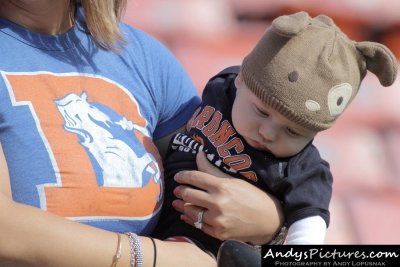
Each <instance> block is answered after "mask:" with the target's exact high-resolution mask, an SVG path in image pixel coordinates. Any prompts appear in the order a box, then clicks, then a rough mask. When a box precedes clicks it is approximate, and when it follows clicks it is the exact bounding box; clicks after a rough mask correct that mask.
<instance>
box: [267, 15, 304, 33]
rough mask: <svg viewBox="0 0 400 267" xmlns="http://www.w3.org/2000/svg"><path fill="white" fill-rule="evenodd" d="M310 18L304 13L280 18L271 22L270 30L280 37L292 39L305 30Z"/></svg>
mask: <svg viewBox="0 0 400 267" xmlns="http://www.w3.org/2000/svg"><path fill="white" fill-rule="evenodd" d="M310 20H311V17H310V16H309V15H308V14H307V13H306V12H304V11H301V12H298V13H295V14H292V15H285V16H280V17H278V18H276V19H274V20H273V21H272V24H271V26H272V29H273V30H274V32H275V33H276V34H278V35H280V36H285V37H292V36H295V35H297V34H298V33H300V32H301V31H302V30H303V29H305V28H307V26H308V24H309V22H310Z"/></svg>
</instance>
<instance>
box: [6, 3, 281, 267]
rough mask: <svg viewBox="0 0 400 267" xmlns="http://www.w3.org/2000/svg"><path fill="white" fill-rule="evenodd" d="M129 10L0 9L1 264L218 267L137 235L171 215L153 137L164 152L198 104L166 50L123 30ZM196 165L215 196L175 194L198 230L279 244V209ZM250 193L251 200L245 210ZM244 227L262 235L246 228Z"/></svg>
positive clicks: (192, 251) (104, 6)
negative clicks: (199, 221)
mask: <svg viewBox="0 0 400 267" xmlns="http://www.w3.org/2000/svg"><path fill="white" fill-rule="evenodd" d="M125 5H126V1H125V0H115V1H90V0H82V1H80V2H76V1H69V0H34V1H33V0H29V1H28V0H15V1H14V0H6V1H1V3H0V51H1V60H0V73H1V77H0V142H1V151H0V175H1V177H0V210H1V211H2V212H1V214H0V236H1V238H0V265H1V266H58V267H63V266H74V267H76V266H110V265H111V266H154V265H155V264H157V266H189V264H190V265H191V266H196V265H198V266H214V265H215V260H214V259H212V258H211V257H209V256H208V255H207V254H206V253H204V252H202V251H201V250H199V249H198V248H197V247H194V246H193V245H191V244H189V243H181V242H165V241H161V240H152V239H150V238H147V237H138V236H136V235H135V234H133V233H137V234H139V235H141V236H145V235H149V234H151V231H152V229H153V228H154V225H155V223H156V222H157V218H158V215H159V210H160V208H161V202H162V192H163V191H162V190H163V188H162V182H161V179H162V176H161V172H162V167H161V157H160V154H159V153H158V151H157V148H156V146H155V144H154V143H156V144H157V145H160V146H159V147H160V148H162V147H163V144H165V142H168V140H169V136H170V135H171V134H172V133H173V132H176V131H178V130H179V129H180V128H181V126H182V125H184V124H185V122H186V121H187V120H188V119H189V117H190V116H191V114H192V112H193V111H194V109H195V108H196V106H197V104H198V103H199V99H198V96H197V95H196V90H195V89H194V87H193V85H192V83H191V81H190V80H189V78H188V76H187V74H186V73H185V72H184V71H183V70H182V68H181V66H180V65H179V63H178V62H177V61H176V60H175V58H174V57H173V56H172V55H171V54H170V53H169V51H167V49H166V48H165V47H164V46H162V45H161V44H160V43H158V42H157V41H155V40H154V39H153V38H151V37H149V36H148V35H146V34H144V33H142V32H140V31H138V30H135V29H132V28H130V27H128V26H127V25H123V24H118V23H119V19H120V17H121V13H122V11H123V9H124V7H125ZM153 140H154V141H153ZM161 154H162V151H161ZM199 165H201V166H200V170H201V171H205V172H208V174H206V173H202V172H185V173H181V174H180V179H181V183H188V184H192V185H195V186H196V185H197V186H200V187H202V188H204V189H205V190H206V191H205V194H203V193H202V194H200V193H201V192H202V191H201V192H200V191H199V190H194V189H191V188H190V187H181V188H180V190H178V192H177V194H178V197H180V198H182V199H183V200H178V201H177V202H176V207H177V209H178V210H180V211H181V212H183V213H184V215H183V218H184V219H185V220H186V221H187V222H188V223H194V221H195V220H196V218H197V213H198V212H199V210H200V209H207V212H206V214H205V218H204V222H205V223H206V224H207V227H204V231H206V232H207V233H209V234H211V235H213V236H215V237H218V238H222V239H227V238H237V239H240V240H243V241H248V242H253V243H254V244H261V243H265V242H267V241H269V240H270V239H271V237H272V235H273V234H274V232H275V231H276V229H277V228H278V226H279V224H280V217H279V216H278V213H277V209H276V208H275V201H274V200H273V199H271V198H270V197H268V196H267V195H265V194H263V193H262V192H261V191H258V190H257V189H255V188H252V187H249V186H247V185H246V183H244V182H243V183H240V182H239V181H235V180H233V181H230V180H228V179H220V181H216V180H218V179H215V178H214V177H210V176H219V175H220V173H219V172H218V171H216V170H215V169H213V168H212V167H211V166H210V165H208V164H207V162H206V160H205V159H204V158H200V159H199ZM8 174H9V175H8ZM195 177H197V179H202V180H203V182H202V184H201V185H198V184H195V182H193V178H195ZM207 178H212V179H207ZM211 181H212V182H211ZM243 190H244V191H250V192H252V193H251V194H249V193H246V195H253V196H254V199H251V200H248V202H246V203H243V200H242V199H240V195H237V194H240V191H243ZM231 194H232V196H231ZM11 196H12V197H11ZM231 197H233V199H231ZM209 198H213V199H215V202H212V203H211V202H210V201H206V200H207V199H209ZM227 200H229V201H227ZM239 200H240V201H239ZM235 201H237V202H238V203H240V205H236V204H235ZM250 201H251V202H253V201H255V203H260V205H259V206H258V207H254V203H249V202H250ZM188 203H191V204H188ZM263 203H265V204H263ZM247 204H248V205H247ZM266 205H270V206H267V207H266ZM247 206H248V207H251V209H250V208H248V207H247ZM47 211H49V212H47ZM260 212H262V213H263V215H264V216H260ZM230 214H235V215H234V216H230ZM271 214H272V216H271ZM271 217H272V219H271ZM66 218H67V219H66ZM246 220H250V221H251V222H252V223H253V224H254V223H256V225H257V226H259V227H257V228H255V229H254V228H253V227H252V230H250V231H249V230H241V229H243V224H247V221H246ZM266 226H267V227H266ZM125 232H131V234H129V235H124V234H121V233H125ZM152 241H154V243H153V242H152ZM171 255H172V256H171ZM187 255H190V257H187ZM142 261H143V264H142Z"/></svg>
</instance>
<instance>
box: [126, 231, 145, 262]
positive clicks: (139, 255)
mask: <svg viewBox="0 0 400 267" xmlns="http://www.w3.org/2000/svg"><path fill="white" fill-rule="evenodd" d="M125 234H126V235H127V236H128V237H129V245H130V248H131V249H130V250H131V267H143V252H142V247H141V245H140V239H139V237H138V235H137V234H135V233H130V232H129V233H125Z"/></svg>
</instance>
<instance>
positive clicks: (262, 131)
mask: <svg viewBox="0 0 400 267" xmlns="http://www.w3.org/2000/svg"><path fill="white" fill-rule="evenodd" d="M235 85H236V88H237V95H236V98H235V101H234V103H233V109H232V122H233V125H234V127H235V129H236V131H237V132H238V133H239V134H240V135H241V136H243V138H244V139H245V141H246V142H247V143H248V144H249V145H251V146H252V147H254V148H256V149H259V150H263V151H268V152H270V153H272V154H273V155H275V156H276V157H291V156H293V155H295V154H297V153H298V152H300V151H301V150H302V149H303V148H304V147H305V146H306V145H307V144H308V143H309V142H310V141H311V140H312V139H313V138H314V136H315V135H316V134H317V132H315V131H311V130H309V129H307V128H304V127H302V126H300V125H298V124H296V123H294V122H292V121H289V120H288V119H286V118H285V117H283V116H282V115H281V114H280V113H278V112H276V111H275V110H273V109H272V108H271V107H269V106H268V105H266V104H265V103H263V102H262V101H261V100H260V99H259V98H258V97H257V96H256V95H255V94H254V93H253V92H252V91H250V89H249V88H248V87H247V86H246V84H245V83H244V82H243V80H242V79H241V78H240V75H239V76H238V77H237V78H236V80H235Z"/></svg>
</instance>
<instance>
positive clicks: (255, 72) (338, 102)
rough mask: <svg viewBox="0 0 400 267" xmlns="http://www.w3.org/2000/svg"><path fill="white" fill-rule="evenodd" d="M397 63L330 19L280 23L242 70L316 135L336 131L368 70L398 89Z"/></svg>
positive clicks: (268, 99) (261, 93) (299, 17)
mask: <svg viewBox="0 0 400 267" xmlns="http://www.w3.org/2000/svg"><path fill="white" fill-rule="evenodd" d="M397 64H398V63H397V60H396V58H395V56H394V55H393V54H392V52H391V51H390V50H389V49H388V48H387V47H386V46H384V45H382V44H379V43H375V42H366V41H365V42H355V41H352V40H350V39H349V38H348V37H347V36H346V35H345V34H344V33H343V32H342V31H341V30H340V29H339V28H338V27H337V26H336V25H335V24H334V22H333V20H332V19H331V18H329V17H327V16H325V15H320V16H317V17H315V18H311V17H310V16H309V15H308V14H307V13H306V12H299V13H295V14H292V15H285V16H281V17H278V18H276V19H275V20H274V21H273V22H272V25H271V27H270V28H269V29H267V31H266V32H265V34H264V35H263V36H262V38H261V40H260V41H259V42H258V43H257V45H256V46H255V47H254V49H253V50H252V51H251V52H250V54H249V55H247V56H246V57H245V58H244V60H243V63H242V66H241V75H242V78H243V80H244V82H245V84H246V85H247V87H248V88H249V89H250V90H252V91H253V92H254V93H255V94H256V95H257V96H258V97H259V98H260V99H261V100H262V101H263V102H264V103H266V104H268V105H269V106H271V107H272V108H273V109H274V110H276V111H277V112H279V113H280V114H282V115H283V116H285V117H286V118H287V119H289V120H291V121H293V122H295V123H298V124H300V125H302V126H304V127H306V128H309V129H311V130H315V131H322V130H325V129H327V128H329V127H331V126H332V124H333V123H334V122H335V120H336V119H337V118H338V117H339V115H340V114H342V112H343V111H344V109H345V108H346V107H347V106H348V105H349V103H350V102H351V101H352V100H353V98H354V97H355V95H356V94H357V92H358V89H359V87H360V83H361V81H362V79H363V78H364V77H365V75H366V73H367V70H369V71H371V72H372V73H374V74H375V75H376V76H377V77H378V78H379V81H380V83H381V84H382V85H383V86H389V85H391V84H393V82H394V81H395V79H396V75H397Z"/></svg>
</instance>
